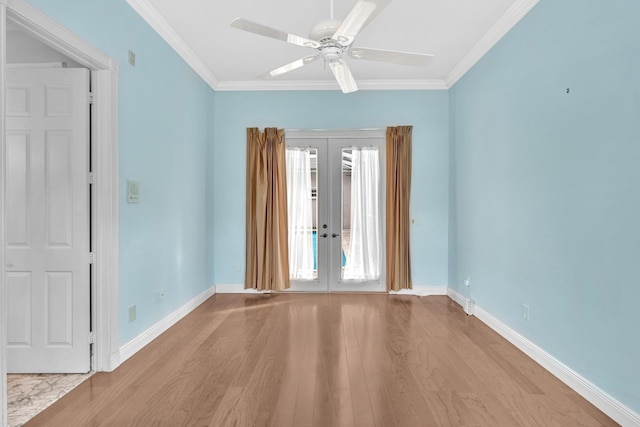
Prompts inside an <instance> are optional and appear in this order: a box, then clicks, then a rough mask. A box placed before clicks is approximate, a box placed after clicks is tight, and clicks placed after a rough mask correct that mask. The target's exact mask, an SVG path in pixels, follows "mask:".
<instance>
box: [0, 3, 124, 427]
mask: <svg viewBox="0 0 640 427" xmlns="http://www.w3.org/2000/svg"><path fill="white" fill-rule="evenodd" d="M7 20H10V21H11V22H12V23H13V24H15V25H17V26H18V27H20V28H21V29H22V30H23V31H25V32H26V33H28V34H29V35H31V36H32V37H34V38H36V39H38V40H40V41H42V42H43V43H45V44H46V45H48V46H50V47H52V48H53V49H55V50H57V51H59V52H61V53H62V54H64V55H66V56H67V57H69V58H71V59H73V60H74V61H76V62H78V63H80V64H81V65H83V66H85V67H87V68H89V69H90V70H91V85H92V92H93V93H94V103H93V108H92V123H91V139H92V157H91V165H92V170H93V174H94V184H93V187H92V201H91V202H92V212H91V217H92V225H91V233H92V248H91V250H92V252H94V254H95V257H96V258H95V263H94V265H93V269H92V285H91V286H92V292H91V295H92V297H91V299H92V301H91V306H92V315H91V317H92V318H91V322H92V330H93V331H94V333H95V338H96V339H95V346H94V360H93V361H92V366H93V369H94V370H96V371H112V370H113V369H115V368H116V367H117V366H118V365H119V364H120V360H119V352H118V173H117V171H118V156H117V155H118V143H117V137H118V134H117V117H118V115H117V105H118V98H117V94H118V93H117V90H118V63H117V62H116V61H114V60H113V59H112V58H110V57H109V56H108V55H106V54H104V53H103V52H101V51H100V50H98V49H96V48H95V47H93V46H92V45H90V44H89V43H87V42H86V41H84V40H82V39H80V38H79V37H78V36H76V35H75V34H73V33H72V32H70V31H69V30H67V29H65V28H64V27H62V26H61V25H60V24H58V23H57V22H55V21H53V20H52V19H51V18H49V17H48V16H47V15H45V14H43V13H42V12H40V11H39V10H38V9H36V8H34V7H33V6H31V5H30V4H29V3H27V2H26V1H25V0H0V92H1V99H2V102H1V103H0V120H1V123H2V129H1V132H0V134H1V135H0V141H1V149H0V164H4V157H5V117H4V116H5V96H6V94H5V92H6V91H5V71H4V70H5V66H6V31H7ZM4 197H5V177H4V170H3V171H2V173H0V231H1V235H2V236H3V238H4V235H5V233H4V223H5V206H4ZM4 247H5V245H4V242H2V245H1V248H0V324H1V325H2V327H1V328H0V426H6V425H7V410H6V409H7V388H6V384H7V377H6V373H7V360H6V356H7V348H6V340H7V330H6V324H7V311H6V304H7V298H6V295H7V293H6V283H5V280H4V278H5V253H4Z"/></svg>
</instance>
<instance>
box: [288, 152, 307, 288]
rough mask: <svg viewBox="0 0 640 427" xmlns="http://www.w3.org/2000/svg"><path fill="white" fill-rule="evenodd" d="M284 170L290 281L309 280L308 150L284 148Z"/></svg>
mask: <svg viewBox="0 0 640 427" xmlns="http://www.w3.org/2000/svg"><path fill="white" fill-rule="evenodd" d="M286 166H287V217H288V221H289V227H288V230H289V277H290V278H291V279H292V280H311V279H313V278H314V268H313V218H312V210H311V209H312V205H311V203H312V201H311V156H310V153H309V150H306V149H301V148H295V147H287V154H286Z"/></svg>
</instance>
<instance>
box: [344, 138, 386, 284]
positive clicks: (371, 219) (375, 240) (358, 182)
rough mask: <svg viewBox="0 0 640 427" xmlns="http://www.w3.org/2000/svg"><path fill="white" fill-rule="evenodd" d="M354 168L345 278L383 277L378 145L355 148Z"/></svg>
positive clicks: (353, 152) (365, 278)
mask: <svg viewBox="0 0 640 427" xmlns="http://www.w3.org/2000/svg"><path fill="white" fill-rule="evenodd" d="M352 150H353V151H352V166H351V167H352V169H351V245H350V250H349V254H348V256H347V262H346V265H345V267H344V272H343V275H342V278H343V279H345V280H375V279H378V278H379V277H380V253H381V248H380V245H381V232H382V227H381V224H380V163H379V157H378V149H377V148H353V149H352Z"/></svg>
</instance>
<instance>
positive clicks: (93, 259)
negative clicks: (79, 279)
mask: <svg viewBox="0 0 640 427" xmlns="http://www.w3.org/2000/svg"><path fill="white" fill-rule="evenodd" d="M95 263H96V254H94V253H93V252H89V264H95Z"/></svg>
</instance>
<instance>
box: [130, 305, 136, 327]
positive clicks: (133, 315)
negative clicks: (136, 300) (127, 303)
mask: <svg viewBox="0 0 640 427" xmlns="http://www.w3.org/2000/svg"><path fill="white" fill-rule="evenodd" d="M136 315H137V314H136V306H135V305H132V306H131V307H129V323H131V322H133V321H134V320H136Z"/></svg>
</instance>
